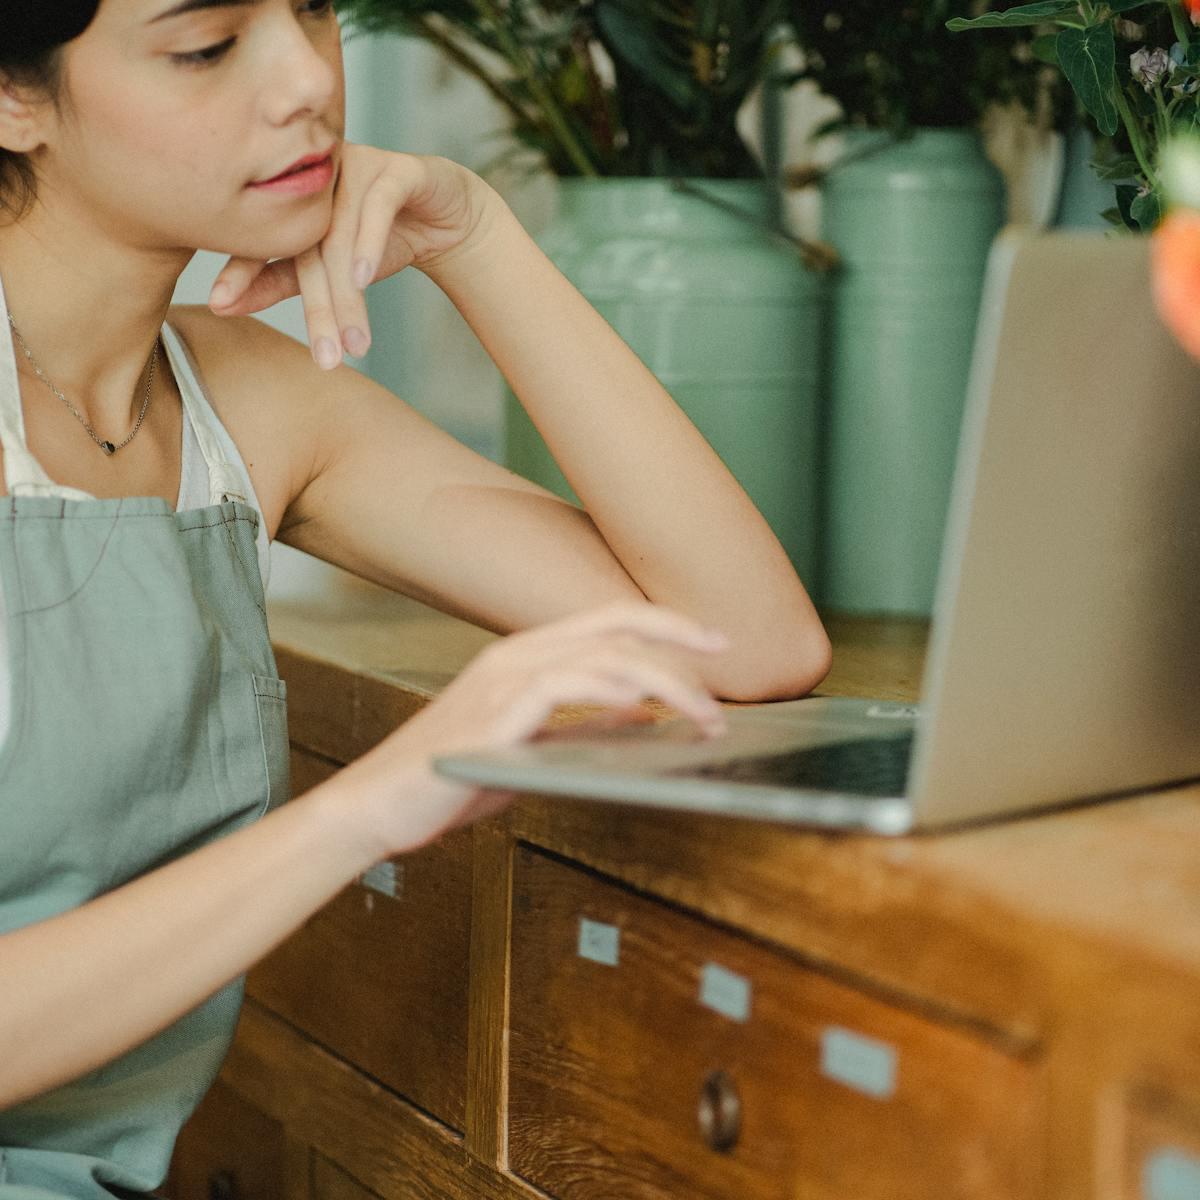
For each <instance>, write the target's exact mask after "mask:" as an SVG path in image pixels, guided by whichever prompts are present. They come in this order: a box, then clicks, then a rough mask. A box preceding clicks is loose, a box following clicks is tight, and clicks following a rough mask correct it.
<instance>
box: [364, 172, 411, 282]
mask: <svg viewBox="0 0 1200 1200" xmlns="http://www.w3.org/2000/svg"><path fill="white" fill-rule="evenodd" d="M411 190H412V189H411V188H410V187H404V186H403V185H402V183H401V182H400V181H399V180H397V179H396V177H395V176H394V175H393V174H391V173H390V172H386V171H385V172H382V173H381V174H380V175H379V177H378V178H377V179H376V180H375V181H374V183H372V184H371V187H370V188H369V189H368V191H367V194H366V196H365V197H364V199H363V205H362V210H361V211H360V213H359V217H358V236H357V237H356V239H355V242H354V250H353V260H354V261H353V266H352V276H353V279H354V282H355V283H356V284H357V285H358V286H359V287H366V286H367V285H368V284H369V283H370V282H371V280H373V279H374V278H375V273H376V272H377V271H378V270H379V264H380V262H381V261H382V259H383V255H384V252H385V251H386V250H387V248H388V242H389V240H390V239H391V237H392V232H393V226H394V225H395V223H396V214H397V213H398V212H399V211H400V210H401V209H402V208H403V207H404V205H405V204H406V203H407V201H408V197H409V195H410V194H411ZM411 262H412V254H411V252H410V253H409V256H408V262H404V261H403V259H401V260H400V262H399V263H398V264H397V266H396V268H395V270H396V271H402V270H403V269H404V268H405V267H407V266H409V265H410V264H411ZM393 273H394V272H393Z"/></svg>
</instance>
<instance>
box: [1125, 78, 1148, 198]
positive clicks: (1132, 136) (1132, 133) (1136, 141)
mask: <svg viewBox="0 0 1200 1200" xmlns="http://www.w3.org/2000/svg"><path fill="white" fill-rule="evenodd" d="M1117 111H1118V112H1119V113H1120V114H1121V122H1122V124H1123V125H1124V126H1125V132H1126V133H1127V134H1129V144H1130V145H1131V146H1132V147H1133V156H1134V158H1136V159H1137V161H1138V166H1139V167H1140V168H1141V170H1142V175H1143V176H1144V177H1145V180H1146V183H1147V184H1148V185H1149V186H1150V187H1154V172H1153V171H1152V170H1151V169H1150V164H1149V161H1148V160H1147V158H1146V148H1145V145H1144V144H1143V142H1142V131H1141V129H1139V128H1138V123H1137V118H1136V117H1135V116H1134V115H1133V112H1132V110H1131V109H1130V107H1129V98H1128V97H1127V96H1126V95H1125V89H1124V88H1123V87H1120V86H1118V87H1117Z"/></svg>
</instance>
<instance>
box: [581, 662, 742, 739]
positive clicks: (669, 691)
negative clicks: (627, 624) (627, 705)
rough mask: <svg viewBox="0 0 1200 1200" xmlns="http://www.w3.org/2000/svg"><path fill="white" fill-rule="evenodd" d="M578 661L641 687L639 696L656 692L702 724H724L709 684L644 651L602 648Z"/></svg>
mask: <svg viewBox="0 0 1200 1200" xmlns="http://www.w3.org/2000/svg"><path fill="white" fill-rule="evenodd" d="M579 665H581V666H582V665H586V666H587V667H588V669H589V670H590V671H591V672H593V673H596V674H601V675H603V676H604V677H606V678H609V679H612V680H613V681H614V682H617V683H623V684H627V685H630V686H633V687H636V688H638V689H639V698H640V696H653V697H655V698H656V699H659V700H664V701H666V703H667V704H669V705H671V707H672V708H675V709H677V710H678V711H679V712H680V713H682V714H683V715H684V716H686V717H690V718H691V719H692V720H694V721H695V722H696V723H697V724H699V725H701V726H705V727H708V726H712V727H714V728H719V727H721V726H723V725H724V722H725V714H724V711H723V710H722V708H721V706H720V704H719V703H718V702H717V701H716V700H715V699H714V698H713V697H712V695H711V693H710V692H709V691H708V690H707V689H706V688H704V687H703V686H702V685H701V684H699V683H698V682H696V681H695V680H691V679H685V678H684V677H683V676H682V675H680V674H679V672H678V670H674V669H671V668H670V667H665V666H661V665H660V664H658V663H656V662H654V661H652V660H650V659H648V658H646V657H645V656H644V655H638V654H632V655H631V654H629V653H622V652H620V651H615V650H611V649H602V650H599V651H597V652H595V653H594V654H592V655H590V656H589V657H588V658H587V659H586V660H585V663H581V664H579Z"/></svg>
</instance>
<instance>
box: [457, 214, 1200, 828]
mask: <svg viewBox="0 0 1200 1200" xmlns="http://www.w3.org/2000/svg"><path fill="white" fill-rule="evenodd" d="M1148 242H1149V239H1148V238H1144V237H1135V236H1109V235H1106V234H1102V233H1050V234H1034V233H1031V232H1028V231H1020V230H1017V229H1015V228H1014V229H1008V230H1005V231H1004V232H1003V233H1002V234H1001V235H1000V236H999V238H997V240H996V243H995V245H994V247H993V249H992V254H991V258H990V260H989V263H988V269H987V279H986V282H985V286H984V293H983V300H982V305H981V315H980V321H979V327H978V332H977V337H976V343H975V352H974V358H973V361H972V369H971V380H970V386H969V390H968V398H967V407H966V411H965V414H964V419H963V426H962V434H961V440H960V444H959V453H958V461H957V465H956V470H955V480H954V488H953V497H952V501H951V507H950V517H949V520H948V522H947V528H946V534H945V542H944V547H943V551H942V558H941V568H940V574H939V579H938V587H937V598H936V602H935V607H934V615H933V625H932V633H931V642H930V646H929V652H928V655H927V659H926V669H925V676H924V680H923V683H922V688H921V696H922V701H921V704H920V705H919V706H910V705H901V704H893V703H883V702H876V701H870V700H855V699H842V698H822V697H809V698H806V699H802V700H792V701H785V702H781V703H770V704H761V705H749V706H739V707H736V708H730V709H727V716H728V723H729V729H728V732H727V733H725V734H723V735H721V736H719V737H717V738H711V739H701V738H699V737H698V735H697V732H696V729H695V726H694V725H693V724H692V722H691V721H689V720H686V719H685V718H683V717H678V718H674V719H671V720H668V721H664V722H661V723H657V724H640V725H631V726H623V727H620V728H618V729H615V730H611V731H605V732H602V733H593V734H589V735H587V736H575V737H572V736H571V735H570V734H569V731H568V732H567V734H566V735H564V736H562V737H558V736H556V737H554V738H551V739H548V740H545V741H537V742H530V743H524V744H522V745H519V746H515V747H512V748H510V749H506V750H502V751H488V752H481V753H462V754H456V755H453V756H447V757H442V758H437V759H435V763H434V765H435V767H436V769H437V770H438V771H439V772H441V773H442V774H445V775H447V776H449V777H451V778H454V779H458V780H461V781H465V782H470V783H475V784H481V785H485V786H491V787H498V788H506V789H515V790H519V791H528V792H540V793H552V794H560V795H569V796H575V797H586V798H591V799H595V800H600V801H615V802H618V803H624V804H634V805H640V806H651V807H659V808H666V809H680V810H689V811H696V812H704V813H721V814H727V815H730V816H739V817H751V818H756V819H761V820H768V821H778V822H786V823H788V824H795V825H802V826H812V827H815V828H825V829H831V828H833V829H847V830H850V829H853V830H866V831H870V832H874V833H880V834H903V833H907V832H910V831H913V830H925V829H935V828H945V827H949V826H955V825H961V824H967V823H972V822H975V821H979V820H983V819H987V818H995V817H998V816H1002V815H1005V814H1009V813H1018V812H1028V811H1030V810H1034V809H1042V808H1049V807H1052V806H1059V805H1062V804H1066V803H1070V802H1075V801H1079V800H1081V799H1092V798H1096V797H1100V796H1112V795H1114V794H1120V793H1128V792H1131V791H1134V790H1143V789H1146V788H1150V787H1154V786H1158V785H1162V784H1166V783H1170V782H1174V781H1177V780H1183V779H1188V778H1194V777H1200V367H1198V366H1197V365H1196V364H1195V363H1193V362H1192V361H1191V360H1190V359H1189V358H1188V357H1187V356H1186V355H1185V354H1184V352H1183V351H1182V350H1180V349H1179V348H1178V347H1177V346H1176V344H1175V343H1174V341H1173V340H1172V339H1171V337H1170V336H1169V335H1168V334H1167V332H1166V331H1165V330H1164V328H1163V327H1162V326H1161V324H1160V323H1159V320H1158V318H1157V316H1156V314H1155V311H1154V307H1153V304H1152V301H1151V295H1150V286H1149V256H1148V249H1149V247H1148ZM914 469H920V468H919V465H916V466H914Z"/></svg>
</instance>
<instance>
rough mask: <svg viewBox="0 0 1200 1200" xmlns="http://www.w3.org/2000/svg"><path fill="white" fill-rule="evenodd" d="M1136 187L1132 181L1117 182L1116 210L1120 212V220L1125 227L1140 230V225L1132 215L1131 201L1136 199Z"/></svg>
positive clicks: (1135, 230)
mask: <svg viewBox="0 0 1200 1200" xmlns="http://www.w3.org/2000/svg"><path fill="white" fill-rule="evenodd" d="M1137 194H1138V189H1137V187H1136V185H1134V184H1132V183H1118V184H1117V211H1118V212H1119V213H1120V214H1121V222H1122V224H1123V225H1124V226H1125V228H1126V229H1132V230H1133V231H1134V232H1135V233H1137V232H1140V230H1141V226H1140V225H1138V223H1137V221H1136V220H1135V219H1134V216H1133V212H1132V209H1133V202H1134V200H1136V199H1137Z"/></svg>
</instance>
